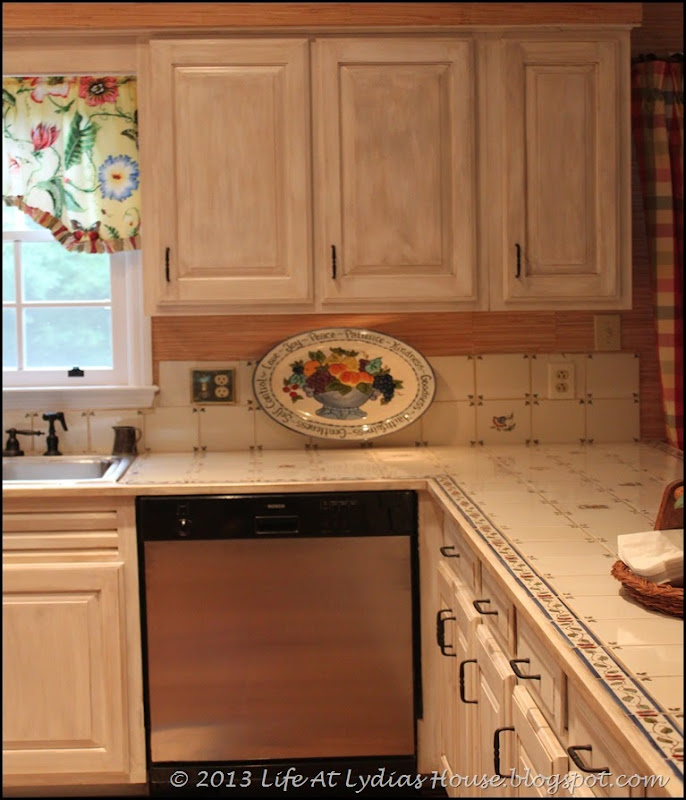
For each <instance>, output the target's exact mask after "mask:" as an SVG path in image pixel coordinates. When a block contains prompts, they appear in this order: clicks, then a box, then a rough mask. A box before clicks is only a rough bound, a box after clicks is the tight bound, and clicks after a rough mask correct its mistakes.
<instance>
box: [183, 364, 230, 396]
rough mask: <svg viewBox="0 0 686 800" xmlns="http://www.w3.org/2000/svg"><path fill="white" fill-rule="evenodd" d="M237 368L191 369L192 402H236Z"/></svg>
mask: <svg viewBox="0 0 686 800" xmlns="http://www.w3.org/2000/svg"><path fill="white" fill-rule="evenodd" d="M235 402H236V370H235V369H233V368H227V369H193V370H191V403H197V404H200V405H204V404H205V403H224V404H229V403H235Z"/></svg>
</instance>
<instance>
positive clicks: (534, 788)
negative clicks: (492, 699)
mask: <svg viewBox="0 0 686 800" xmlns="http://www.w3.org/2000/svg"><path fill="white" fill-rule="evenodd" d="M512 725H513V727H514V736H515V773H516V778H515V780H513V783H516V784H517V785H516V786H515V789H516V795H517V797H564V796H569V793H568V792H566V791H565V789H564V788H563V787H564V781H565V779H566V775H567V771H568V768H569V760H568V758H567V753H566V751H565V750H564V748H563V747H562V745H561V744H560V742H559V741H558V739H557V737H556V736H555V733H554V731H553V730H552V728H551V727H550V726H549V725H548V723H547V722H546V721H545V718H544V716H543V714H542V713H541V712H540V711H539V710H538V707H537V706H536V703H535V702H534V701H533V699H532V698H531V695H530V694H529V691H528V689H526V688H524V687H523V686H515V688H514V691H513V693H512Z"/></svg>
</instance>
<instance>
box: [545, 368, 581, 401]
mask: <svg viewBox="0 0 686 800" xmlns="http://www.w3.org/2000/svg"><path fill="white" fill-rule="evenodd" d="M574 394H575V386H574V364H573V363H572V362H571V361H570V362H566V361H563V362H559V363H557V364H548V399H549V400H573V399H574Z"/></svg>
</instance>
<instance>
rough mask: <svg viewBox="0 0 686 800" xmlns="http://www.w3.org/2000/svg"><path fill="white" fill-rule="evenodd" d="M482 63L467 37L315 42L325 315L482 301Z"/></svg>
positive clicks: (318, 222)
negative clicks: (478, 130)
mask: <svg viewBox="0 0 686 800" xmlns="http://www.w3.org/2000/svg"><path fill="white" fill-rule="evenodd" d="M474 59H475V45H474V42H473V41H472V40H471V38H468V37H454V38H451V39H449V40H446V39H431V38H428V37H425V38H419V37H415V38H412V39H408V38H404V39H403V38H401V39H391V38H388V37H386V38H359V39H355V38H346V39H319V40H317V41H315V43H314V49H313V87H314V90H313V103H314V116H313V122H314V131H315V139H314V186H315V263H316V265H317V272H316V278H317V281H318V290H319V295H320V297H321V303H322V307H323V308H324V309H325V310H326V309H329V308H332V307H334V306H336V307H345V308H346V309H356V308H359V307H365V308H366V307H369V306H373V305H376V306H377V307H378V308H380V309H381V308H383V309H384V310H385V309H387V308H388V303H389V302H392V303H393V306H394V307H395V308H402V307H403V306H408V305H410V306H413V307H415V308H416V307H418V306H421V305H422V303H429V304H432V306H435V304H436V303H437V302H440V303H443V304H448V305H449V306H452V307H453V308H459V307H460V304H464V303H465V302H468V303H471V304H472V305H473V304H474V302H475V301H476V300H477V295H478V288H479V287H478V275H477V273H478V259H477V249H476V219H477V191H476V148H475V124H476V116H475V87H476V83H475V63H474Z"/></svg>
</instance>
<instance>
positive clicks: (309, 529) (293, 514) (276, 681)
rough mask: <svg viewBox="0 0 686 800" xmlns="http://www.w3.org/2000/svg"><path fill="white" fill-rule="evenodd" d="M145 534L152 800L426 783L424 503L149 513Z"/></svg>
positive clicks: (174, 499) (223, 504)
mask: <svg viewBox="0 0 686 800" xmlns="http://www.w3.org/2000/svg"><path fill="white" fill-rule="evenodd" d="M136 516H137V529H138V539H139V551H140V558H141V578H140V579H141V589H142V594H141V598H142V599H141V608H142V630H143V663H144V679H145V680H144V682H145V715H146V737H147V755H148V776H149V789H150V794H151V795H158V796H160V795H166V796H169V794H170V791H173V794H174V795H180V794H183V793H184V791H186V792H187V793H190V794H192V793H193V792H197V793H198V794H205V793H206V792H205V791H204V789H205V788H207V789H209V790H214V791H213V793H214V794H218V795H236V794H237V793H240V792H239V790H240V789H241V788H243V789H245V791H244V793H245V794H250V793H251V792H252V793H259V794H261V795H262V796H271V794H270V787H272V788H273V789H274V791H273V795H274V796H277V795H278V796H281V795H283V792H284V787H283V786H280V785H279V780H280V779H281V780H283V777H282V776H283V775H285V774H289V775H290V776H291V778H292V779H293V780H295V778H293V776H294V775H297V776H298V777H299V778H302V779H303V781H302V782H303V783H304V784H305V789H304V790H302V792H301V794H302V795H303V796H304V795H305V794H307V791H306V789H307V782H306V780H307V778H308V776H310V777H311V776H314V777H315V778H316V777H317V776H320V783H318V784H312V782H311V784H310V785H311V787H312V788H313V789H316V790H317V793H318V794H325V793H327V792H326V791H321V790H322V789H335V788H338V789H339V792H338V794H341V793H342V794H346V791H347V793H348V794H350V795H353V794H355V793H356V792H355V789H354V788H351V787H357V784H356V783H355V781H356V779H357V776H364V775H377V774H386V773H385V772H384V771H386V770H388V771H390V770H392V771H393V772H394V773H395V774H398V775H399V774H405V773H406V774H408V775H409V774H413V773H414V770H415V769H416V720H417V718H418V717H419V716H421V674H420V657H419V652H420V648H419V631H418V625H419V613H418V611H419V609H418V602H419V601H418V593H417V588H418V555H417V498H416V493H415V492H412V491H356V492H331V493H321V492H316V493H293V494H288V493H281V494H251V495H234V494H232V495H190V496H181V495H178V496H142V497H138V498H137V500H136ZM325 769H326V770H329V771H330V772H329V773H328V774H331V773H334V774H336V775H339V777H337V778H335V779H334V778H332V779H331V780H330V783H331V781H334V782H335V783H336V786H331V785H329V786H325V785H324V782H323V781H324V779H323V778H321V776H322V775H324V774H325V773H324V770H325ZM379 770H382V773H379ZM280 776H281V777H280ZM344 780H345V781H347V782H348V783H347V787H348V789H347V790H346V791H340V790H341V787H342V786H343V785H344V783H343V782H344ZM362 780H363V779H362ZM363 783H364V780H363ZM294 785H295V784H294ZM287 788H288V787H286V789H287ZM333 793H334V794H336V792H333ZM290 795H291V796H300V795H299V794H294V792H293V789H292V787H291V792H290Z"/></svg>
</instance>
